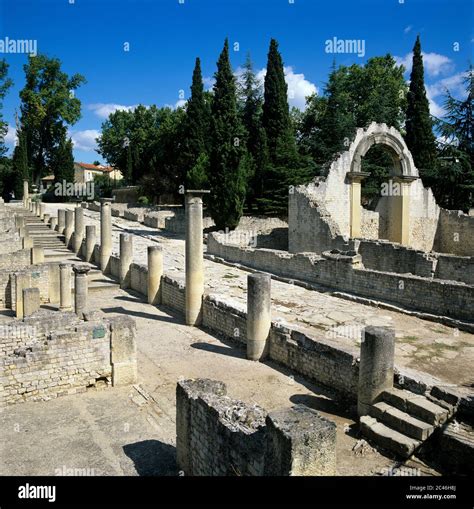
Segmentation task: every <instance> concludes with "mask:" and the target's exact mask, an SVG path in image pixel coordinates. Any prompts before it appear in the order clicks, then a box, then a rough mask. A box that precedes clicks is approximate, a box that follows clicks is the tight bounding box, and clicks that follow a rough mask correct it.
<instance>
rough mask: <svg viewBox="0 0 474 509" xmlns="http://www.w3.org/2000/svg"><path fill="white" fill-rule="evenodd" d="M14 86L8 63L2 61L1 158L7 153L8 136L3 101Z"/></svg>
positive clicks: (0, 67) (0, 107)
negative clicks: (9, 74)
mask: <svg viewBox="0 0 474 509" xmlns="http://www.w3.org/2000/svg"><path fill="white" fill-rule="evenodd" d="M12 85H13V81H12V80H11V79H10V78H8V64H7V61H6V60H5V59H3V60H0V157H3V156H4V155H5V154H6V152H7V148H6V147H5V135H6V134H7V130H8V124H7V123H6V122H4V120H3V114H2V109H3V99H4V98H5V95H6V94H7V92H8V89H9V88H10V87H11V86H12Z"/></svg>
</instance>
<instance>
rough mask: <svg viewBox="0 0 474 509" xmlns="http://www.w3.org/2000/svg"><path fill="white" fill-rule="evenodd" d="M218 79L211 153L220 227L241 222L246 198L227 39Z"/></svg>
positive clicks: (242, 142)
mask: <svg viewBox="0 0 474 509" xmlns="http://www.w3.org/2000/svg"><path fill="white" fill-rule="evenodd" d="M215 79H216V82H215V84H214V99H213V101H212V123H211V150H210V157H209V184H210V188H211V196H210V200H209V209H210V212H211V216H212V218H213V219H214V222H215V223H216V226H217V227H218V228H219V229H224V228H226V227H228V228H230V229H233V228H235V227H236V226H237V225H238V223H239V220H240V217H241V216H242V212H243V206H244V201H245V194H246V180H245V177H246V174H245V173H246V169H245V157H244V156H245V155H246V150H245V140H244V129H243V127H242V123H241V121H240V117H239V113H238V109H237V97H236V83H235V78H234V75H233V73H232V68H231V65H230V60H229V41H228V40H227V39H226V40H225V43H224V49H223V50H222V53H221V54H220V56H219V60H218V61H217V72H216V74H215Z"/></svg>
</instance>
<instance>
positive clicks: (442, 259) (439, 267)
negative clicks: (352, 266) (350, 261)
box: [356, 240, 474, 285]
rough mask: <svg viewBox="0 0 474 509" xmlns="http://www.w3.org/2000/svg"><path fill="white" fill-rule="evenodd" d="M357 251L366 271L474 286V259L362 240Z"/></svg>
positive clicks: (357, 244) (381, 241) (390, 243)
mask: <svg viewBox="0 0 474 509" xmlns="http://www.w3.org/2000/svg"><path fill="white" fill-rule="evenodd" d="M356 251H357V252H358V253H359V254H360V255H361V256H362V263H363V265H364V267H365V268H366V269H372V270H378V271H382V272H394V273H398V274H413V275H415V276H421V277H426V278H431V277H434V278H435V279H444V280H452V281H460V282H464V283H466V284H469V285H472V284H474V257H472V256H471V257H469V256H464V257H463V256H456V255H449V254H442V253H435V252H432V253H426V252H424V251H419V250H416V249H413V248H410V247H405V246H401V245H400V244H395V243H392V242H388V241H383V240H376V241H370V240H361V241H360V243H359V242H357V243H356Z"/></svg>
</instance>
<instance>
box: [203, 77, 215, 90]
mask: <svg viewBox="0 0 474 509" xmlns="http://www.w3.org/2000/svg"><path fill="white" fill-rule="evenodd" d="M202 82H203V84H204V87H205V88H206V90H211V89H212V87H213V86H214V83H215V82H216V79H215V78H214V76H212V77H209V76H204V78H203V79H202Z"/></svg>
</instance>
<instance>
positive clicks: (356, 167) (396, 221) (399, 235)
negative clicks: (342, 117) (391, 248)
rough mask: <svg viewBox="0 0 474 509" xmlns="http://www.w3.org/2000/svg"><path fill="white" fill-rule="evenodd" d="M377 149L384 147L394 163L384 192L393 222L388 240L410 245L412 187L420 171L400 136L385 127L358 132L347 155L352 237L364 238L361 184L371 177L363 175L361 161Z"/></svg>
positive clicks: (374, 125)
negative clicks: (375, 147)
mask: <svg viewBox="0 0 474 509" xmlns="http://www.w3.org/2000/svg"><path fill="white" fill-rule="evenodd" d="M374 145H381V146H382V147H383V148H384V149H385V150H386V152H387V153H388V154H389V155H390V157H391V160H392V167H391V168H390V181H389V182H388V184H387V187H386V191H385V197H386V198H387V200H386V201H387V204H386V206H387V207H388V209H389V210H388V213H389V216H390V219H391V220H390V223H389V227H388V231H387V236H388V240H390V241H392V242H399V243H400V244H403V245H408V243H409V231H410V230H409V228H410V194H411V193H410V185H411V183H412V182H413V181H414V180H416V179H418V178H419V176H418V170H417V169H416V167H415V165H414V163H413V158H412V155H411V153H410V151H409V150H408V147H407V145H406V143H405V141H404V139H403V138H402V136H401V134H400V133H399V132H398V131H397V130H395V129H390V128H388V127H387V126H386V125H385V124H376V123H372V124H371V125H370V126H369V127H368V128H367V129H358V131H357V134H356V137H355V139H354V141H353V142H352V144H351V146H350V148H349V151H348V152H349V154H350V165H349V171H347V173H346V179H347V181H348V182H349V183H350V236H351V237H352V238H356V237H361V212H362V206H361V182H362V181H363V179H364V178H366V177H367V176H369V173H365V172H362V171H361V161H362V158H363V157H364V156H365V154H366V153H367V152H368V151H369V150H370V149H371V148H372V147H373V146H374ZM382 195H384V192H383V190H382Z"/></svg>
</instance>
